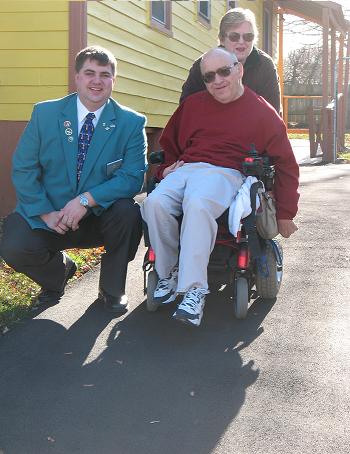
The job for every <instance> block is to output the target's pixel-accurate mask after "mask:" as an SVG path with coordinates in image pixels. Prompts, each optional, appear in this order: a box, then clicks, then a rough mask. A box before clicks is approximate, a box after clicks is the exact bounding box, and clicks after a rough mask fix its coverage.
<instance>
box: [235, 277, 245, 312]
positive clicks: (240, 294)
mask: <svg viewBox="0 0 350 454" xmlns="http://www.w3.org/2000/svg"><path fill="white" fill-rule="evenodd" d="M233 304H234V306H233V309H234V312H235V317H236V318H238V319H243V318H246V316H247V312H248V304H249V286H248V281H247V279H245V278H244V277H239V278H238V279H236V281H235V298H234V301H233Z"/></svg>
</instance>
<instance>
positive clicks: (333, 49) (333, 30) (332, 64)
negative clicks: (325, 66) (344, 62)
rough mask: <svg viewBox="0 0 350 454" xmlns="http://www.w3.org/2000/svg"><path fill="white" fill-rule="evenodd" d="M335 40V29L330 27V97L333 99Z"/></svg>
mask: <svg viewBox="0 0 350 454" xmlns="http://www.w3.org/2000/svg"><path fill="white" fill-rule="evenodd" d="M336 53H337V49H336V41H335V29H334V28H332V29H331V66H330V67H331V69H332V70H331V86H330V88H331V90H330V92H331V98H332V99H334V97H335V93H334V71H333V68H334V67H335V61H336Z"/></svg>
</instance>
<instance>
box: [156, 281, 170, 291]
mask: <svg viewBox="0 0 350 454" xmlns="http://www.w3.org/2000/svg"><path fill="white" fill-rule="evenodd" d="M168 287H169V279H168V278H165V279H160V280H159V281H158V284H157V290H166V289H167V288H168Z"/></svg>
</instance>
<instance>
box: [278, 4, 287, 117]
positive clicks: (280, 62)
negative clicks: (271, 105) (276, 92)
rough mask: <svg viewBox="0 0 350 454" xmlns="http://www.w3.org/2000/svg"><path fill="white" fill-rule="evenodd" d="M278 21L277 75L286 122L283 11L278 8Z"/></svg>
mask: <svg viewBox="0 0 350 454" xmlns="http://www.w3.org/2000/svg"><path fill="white" fill-rule="evenodd" d="M278 14H279V21H278V68H277V70H278V76H279V79H280V89H281V106H282V115H283V120H284V122H285V123H286V124H287V122H286V120H285V118H287V121H288V112H287V115H286V117H285V114H284V109H283V104H284V103H283V96H284V76H283V22H284V18H283V12H282V11H281V10H279V13H278Z"/></svg>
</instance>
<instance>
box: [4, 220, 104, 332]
mask: <svg viewBox="0 0 350 454" xmlns="http://www.w3.org/2000/svg"><path fill="white" fill-rule="evenodd" d="M0 229H1V225H0ZM103 251H104V249H103V248H93V249H69V250H67V253H68V254H69V256H70V257H71V258H72V259H73V260H75V262H76V263H77V266H78V270H77V272H76V273H75V276H74V278H73V280H74V279H78V278H79V277H80V276H82V274H84V273H86V272H87V271H89V270H90V269H92V268H93V267H94V266H95V265H97V264H98V263H99V262H100V257H101V254H102V253H103ZM0 283H1V285H0V333H1V332H3V330H4V328H5V327H8V326H10V325H11V324H12V323H14V322H16V321H18V320H20V319H21V318H23V317H25V316H26V315H28V314H29V313H30V308H31V306H32V300H33V298H34V297H35V295H36V294H37V293H38V291H39V286H38V285H37V284H35V283H34V282H33V281H32V280H31V279H29V278H28V277H26V276H24V274H21V273H16V271H14V270H13V269H12V268H10V267H9V266H7V265H6V263H5V262H4V261H3V260H2V259H1V258H0Z"/></svg>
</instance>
